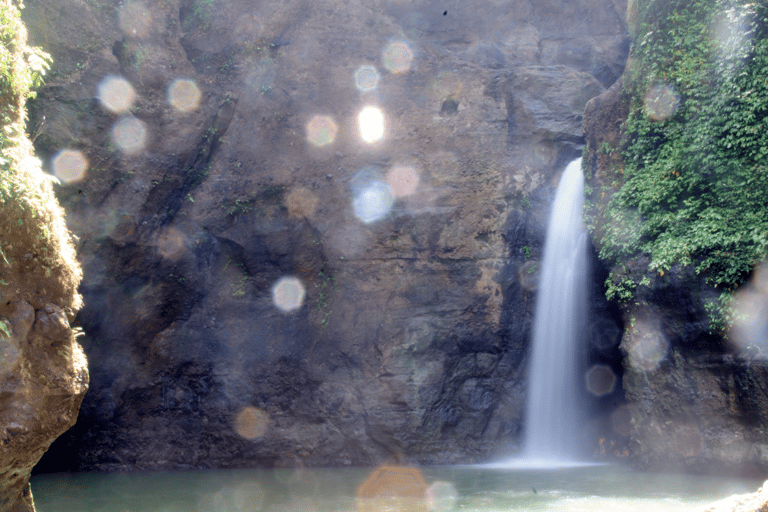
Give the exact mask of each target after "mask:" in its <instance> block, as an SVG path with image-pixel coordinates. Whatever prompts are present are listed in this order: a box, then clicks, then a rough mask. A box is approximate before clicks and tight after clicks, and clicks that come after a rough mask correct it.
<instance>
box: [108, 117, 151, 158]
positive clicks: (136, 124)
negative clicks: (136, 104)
mask: <svg viewBox="0 0 768 512" xmlns="http://www.w3.org/2000/svg"><path fill="white" fill-rule="evenodd" d="M146 141H147V128H146V126H144V123H142V122H141V121H139V120H138V119H136V118H135V117H133V116H125V117H123V118H122V119H120V120H119V121H118V122H117V123H115V125H114V126H113V127H112V142H114V143H115V145H116V146H117V147H118V148H120V151H122V152H123V153H126V154H129V155H132V154H135V153H138V152H139V151H141V150H142V149H143V148H144V145H145V144H146Z"/></svg>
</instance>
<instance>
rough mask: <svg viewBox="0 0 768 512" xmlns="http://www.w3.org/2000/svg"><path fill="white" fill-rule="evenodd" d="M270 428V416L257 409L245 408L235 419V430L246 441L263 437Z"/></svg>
mask: <svg viewBox="0 0 768 512" xmlns="http://www.w3.org/2000/svg"><path fill="white" fill-rule="evenodd" d="M268 427H269V414H267V413H266V412H264V411H262V410H261V409H259V408H257V407H251V406H248V407H244V408H243V409H242V410H241V411H240V412H239V413H237V417H236V418H235V430H236V431H237V433H238V434H239V435H240V436H242V437H244V438H245V439H250V440H253V439H256V438H258V437H261V436H263V435H264V434H265V433H266V432H267V428H268Z"/></svg>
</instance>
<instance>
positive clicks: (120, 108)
mask: <svg viewBox="0 0 768 512" xmlns="http://www.w3.org/2000/svg"><path fill="white" fill-rule="evenodd" d="M97 96H98V98H99V101H100V102H101V105H102V106H103V107H104V108H106V109H107V110H109V111H110V112H112V113H113V114H125V113H126V112H128V111H129V110H130V109H131V107H132V106H133V102H134V101H136V91H135V90H134V89H133V86H132V85H131V84H130V83H129V82H128V80H126V79H125V78H122V77H119V76H107V77H105V78H104V79H103V80H102V81H101V82H100V83H99V85H98V86H97Z"/></svg>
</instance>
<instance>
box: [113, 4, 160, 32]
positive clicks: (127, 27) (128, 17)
mask: <svg viewBox="0 0 768 512" xmlns="http://www.w3.org/2000/svg"><path fill="white" fill-rule="evenodd" d="M118 17H119V19H120V28H121V29H122V31H123V33H125V35H127V36H130V37H146V36H147V35H148V34H149V29H150V27H151V25H152V15H151V14H150V13H149V11H148V10H147V8H146V7H144V6H143V5H142V4H140V3H139V2H129V3H125V4H123V5H121V6H120V11H119V13H118Z"/></svg>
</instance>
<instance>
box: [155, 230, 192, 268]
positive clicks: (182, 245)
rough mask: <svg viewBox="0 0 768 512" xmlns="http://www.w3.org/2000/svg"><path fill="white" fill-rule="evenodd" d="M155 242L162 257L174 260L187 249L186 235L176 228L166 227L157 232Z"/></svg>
mask: <svg viewBox="0 0 768 512" xmlns="http://www.w3.org/2000/svg"><path fill="white" fill-rule="evenodd" d="M155 244H156V247H157V251H158V252H159V253H160V254H162V255H163V257H164V258H169V259H174V260H176V259H179V258H180V257H182V256H183V255H184V253H185V251H186V250H187V237H186V236H185V235H184V234H183V233H182V232H180V231H179V230H178V229H175V228H172V227H168V228H166V229H164V230H161V231H159V232H157V234H156V238H155Z"/></svg>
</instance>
